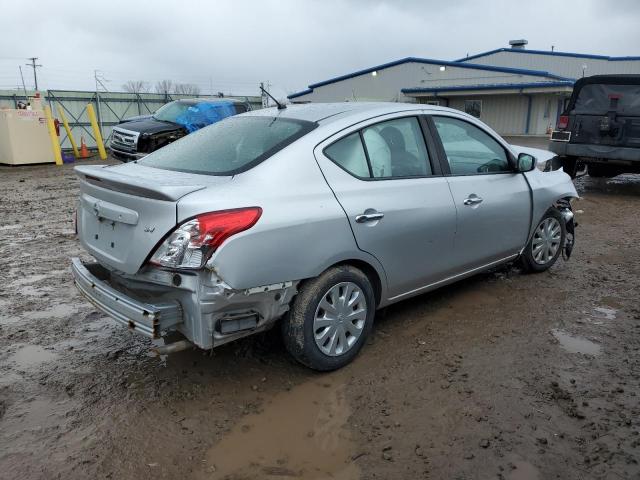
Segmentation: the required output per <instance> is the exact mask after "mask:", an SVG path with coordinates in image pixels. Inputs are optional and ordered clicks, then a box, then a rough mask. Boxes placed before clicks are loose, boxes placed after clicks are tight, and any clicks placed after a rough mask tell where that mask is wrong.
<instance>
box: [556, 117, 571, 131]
mask: <svg viewBox="0 0 640 480" xmlns="http://www.w3.org/2000/svg"><path fill="white" fill-rule="evenodd" d="M568 126H569V115H560V117H559V118H558V130H564V129H565V128H567V127H568Z"/></svg>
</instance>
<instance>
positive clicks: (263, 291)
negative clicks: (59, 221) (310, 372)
mask: <svg viewBox="0 0 640 480" xmlns="http://www.w3.org/2000/svg"><path fill="white" fill-rule="evenodd" d="M536 162H537V161H536V159H535V158H534V157H533V156H532V155H530V154H528V153H526V152H522V151H520V152H519V151H518V150H516V149H514V148H513V147H512V146H510V145H509V144H508V143H506V142H505V141H504V140H503V139H502V138H501V137H500V136H499V135H497V134H496V133H495V132H494V131H492V130H491V129H490V128H489V127H487V126H486V125H485V124H483V123H482V122H480V121H479V120H477V119H476V118H474V117H471V116H469V115H466V114H464V113H462V112H459V111H457V110H451V109H447V108H443V107H437V106H427V105H419V104H398V103H378V104H375V103H336V104H309V105H292V106H288V107H287V108H283V109H265V110H259V111H254V112H250V113H247V114H243V115H239V116H236V117H232V118H229V119H226V120H223V121H221V122H219V123H217V124H215V125H212V126H210V127H206V128H204V129H202V130H200V131H198V132H196V133H194V134H192V135H189V136H187V137H185V138H184V139H181V140H179V141H177V142H175V143H173V144H171V145H169V146H167V147H165V148H162V149H160V150H158V151H156V152H154V153H152V154H151V155H149V156H148V157H145V158H144V159H142V160H139V161H137V162H133V163H129V164H124V165H113V166H79V167H76V172H77V175H78V176H79V177H80V180H81V182H80V189H81V195H80V200H79V205H78V212H77V231H78V236H79V239H80V241H81V243H82V245H83V246H84V247H85V248H86V250H87V251H88V253H89V254H91V256H92V257H93V258H94V259H95V260H94V261H91V262H83V261H81V260H80V259H77V258H75V259H73V260H72V271H73V275H74V278H75V282H76V285H77V286H78V288H79V289H80V291H81V292H82V293H83V294H84V295H85V296H87V297H88V298H89V300H91V301H92V302H93V303H94V304H95V305H97V307H98V308H99V309H101V310H102V311H103V312H105V313H106V314H108V315H109V316H111V317H113V318H114V319H115V320H117V321H118V322H120V323H122V324H124V325H126V326H127V327H129V328H130V329H132V330H134V331H137V332H140V333H142V334H145V335H147V336H149V337H152V338H159V337H162V336H165V335H166V334H167V333H169V332H179V333H180V334H181V335H182V336H183V337H184V339H182V340H180V341H178V342H176V343H170V344H167V345H165V346H163V347H160V351H161V352H164V353H166V352H170V351H176V350H179V349H181V348H186V347H191V346H193V345H196V346H198V347H200V348H204V349H210V348H213V347H216V346H219V345H222V344H224V343H227V342H229V341H232V340H235V339H238V338H241V337H245V336H247V335H251V334H253V333H255V332H259V331H264V330H266V329H269V328H271V327H273V326H274V325H276V324H279V326H280V328H281V330H282V333H283V335H284V339H285V343H286V345H287V348H288V350H289V351H290V352H291V354H292V355H293V356H294V357H295V358H296V359H298V360H299V361H300V362H302V363H303V364H305V365H307V366H309V367H311V368H314V369H318V370H332V369H336V368H340V367H341V366H343V365H345V364H346V363H348V362H349V361H351V360H352V359H353V358H354V357H355V356H356V355H357V354H358V352H359V351H360V349H361V348H362V346H363V344H364V343H365V339H366V337H367V335H368V334H369V332H370V331H371V328H372V327H373V322H374V317H375V312H376V310H377V309H380V308H382V307H385V306H387V305H390V304H392V303H395V302H398V301H400V300H403V299H405V298H409V297H412V296H415V295H420V294H422V293H424V292H427V291H430V290H433V289H435V288H438V287H440V286H442V285H446V284H448V283H452V282H455V281H457V280H460V279H462V278H464V277H467V276H470V275H473V274H475V273H478V272H481V271H483V270H486V269H489V268H492V267H495V266H497V265H500V264H504V263H507V262H511V261H514V260H517V259H518V260H519V261H520V262H521V263H522V265H523V267H524V268H525V269H526V270H527V271H533V272H539V271H543V270H546V269H548V268H549V267H551V266H552V265H553V264H554V263H555V262H556V260H557V259H558V257H559V256H560V255H561V254H562V253H564V254H565V256H568V255H569V254H570V253H571V247H572V245H573V235H574V229H573V220H572V218H573V214H572V212H571V205H570V202H569V200H570V199H571V198H574V197H577V194H576V190H575V188H574V186H573V184H572V182H571V180H570V178H569V176H568V175H566V174H565V173H564V172H562V171H551V172H543V171H542V169H540V168H536Z"/></svg>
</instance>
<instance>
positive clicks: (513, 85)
mask: <svg viewBox="0 0 640 480" xmlns="http://www.w3.org/2000/svg"><path fill="white" fill-rule="evenodd" d="M572 86H573V81H572V80H563V81H560V82H530V83H494V84H493V85H460V86H455V87H436V88H423V87H415V88H403V89H401V90H400V91H401V92H402V93H405V94H407V93H436V94H437V93H440V92H459V91H464V90H506V89H509V90H520V89H523V88H540V87H572Z"/></svg>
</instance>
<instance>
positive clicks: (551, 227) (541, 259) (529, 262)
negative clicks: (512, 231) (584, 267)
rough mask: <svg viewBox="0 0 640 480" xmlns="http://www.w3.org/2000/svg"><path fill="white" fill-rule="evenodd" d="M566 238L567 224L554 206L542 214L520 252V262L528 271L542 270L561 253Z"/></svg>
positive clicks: (547, 267) (549, 266)
mask: <svg viewBox="0 0 640 480" xmlns="http://www.w3.org/2000/svg"><path fill="white" fill-rule="evenodd" d="M566 238H567V226H566V223H565V220H564V218H563V217H562V215H561V214H560V212H559V211H558V210H557V209H556V208H550V209H549V210H547V213H545V214H544V216H543V217H542V219H541V220H540V222H538V225H536V228H535V230H534V231H533V235H532V237H531V239H530V240H529V243H527V246H526V247H525V249H524V251H523V252H522V257H521V262H522V266H523V267H524V269H525V270H526V271H528V272H544V271H545V270H548V269H549V268H551V266H553V264H554V263H556V261H557V260H558V257H559V256H560V254H561V253H562V249H563V247H564V244H565V241H566Z"/></svg>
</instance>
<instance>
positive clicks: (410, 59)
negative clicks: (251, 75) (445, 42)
mask: <svg viewBox="0 0 640 480" xmlns="http://www.w3.org/2000/svg"><path fill="white" fill-rule="evenodd" d="M404 63H424V64H428V65H441V66H445V67H456V68H472V69H476V70H485V71H490V72H503V73H513V74H516V75H531V76H535V77H547V78H553V79H556V80H571V79H568V78H566V77H561V76H559V75H555V74H553V73H549V72H545V71H542V70H527V69H523V68H508V67H495V66H493V65H477V64H475V63H463V62H457V61H455V62H449V61H446V60H434V59H431V58H418V57H407V58H402V59H400V60H395V61H393V62H389V63H383V64H382V65H376V66H375V67H370V68H366V69H364V70H358V71H357V72H353V73H348V74H346V75H341V76H339V77H334V78H330V79H329V80H325V81H323V82H318V83H312V84H311V85H309V88H307V89H306V90H303V91H302V92H296V93H292V94H291V95H289V96H288V97H287V98H289V99H292V98H297V97H300V96H302V95H307V94H309V93H312V92H313V89H314V88H317V87H322V86H324V85H329V84H331V83H335V82H340V81H342V80H348V79H350V78H354V77H359V76H360V75H366V74H367V73H371V72H374V71H378V70H384V69H385V68H390V67H395V66H397V65H402V64H404Z"/></svg>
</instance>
